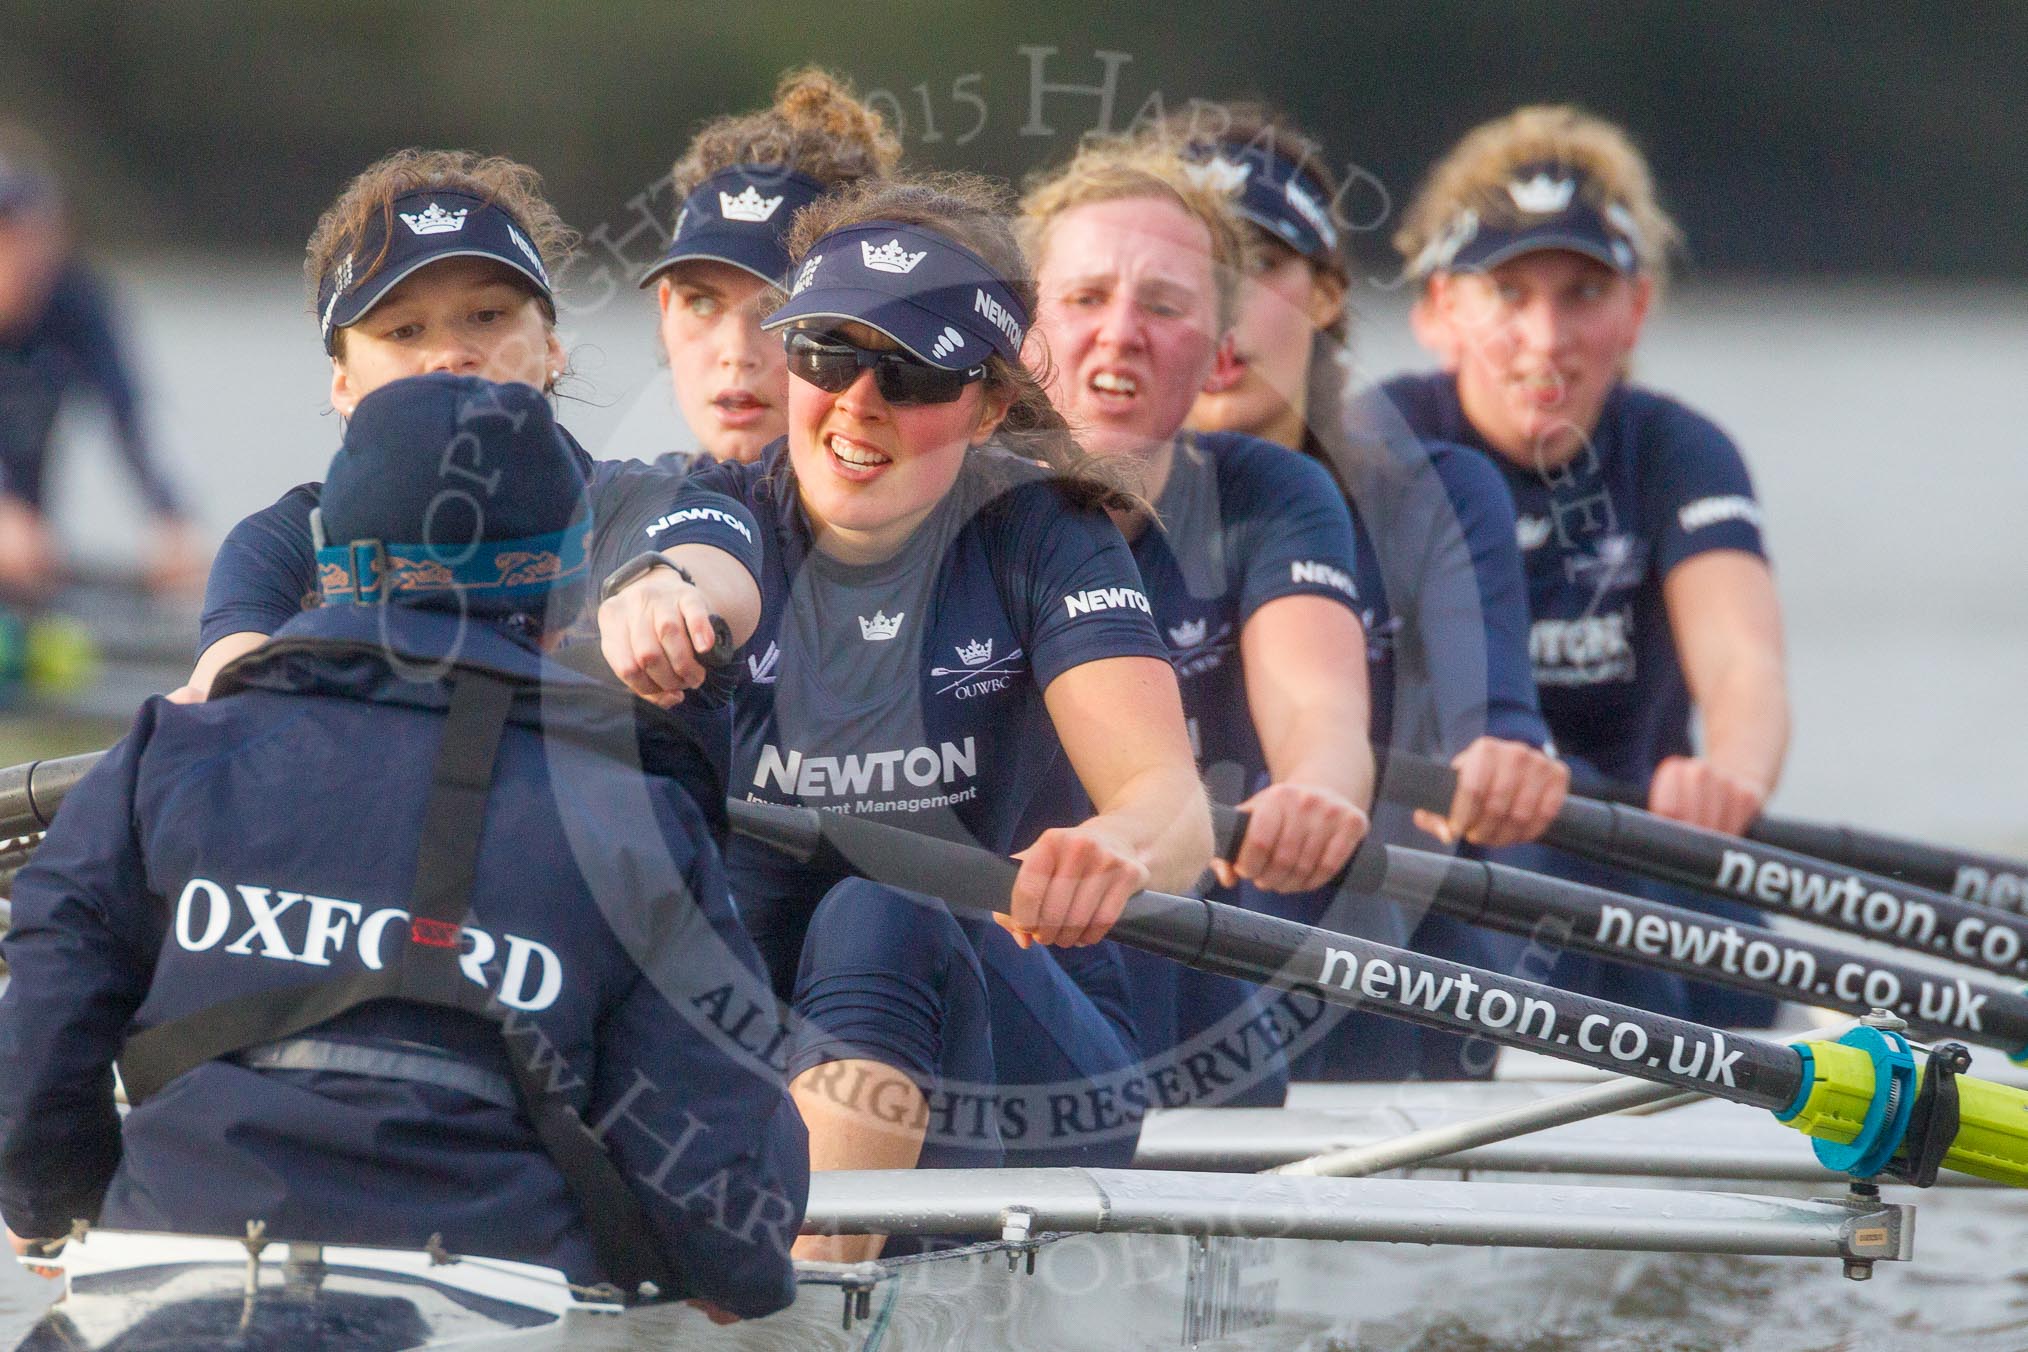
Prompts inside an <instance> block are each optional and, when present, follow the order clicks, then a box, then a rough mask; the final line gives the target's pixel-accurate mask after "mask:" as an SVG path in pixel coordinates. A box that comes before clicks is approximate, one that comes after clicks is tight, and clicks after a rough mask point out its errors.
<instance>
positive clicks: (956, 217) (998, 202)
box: [789, 173, 1149, 511]
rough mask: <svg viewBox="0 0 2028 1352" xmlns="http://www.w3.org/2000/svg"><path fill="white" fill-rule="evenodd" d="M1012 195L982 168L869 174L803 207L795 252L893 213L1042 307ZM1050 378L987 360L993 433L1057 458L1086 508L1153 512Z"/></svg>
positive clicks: (1012, 445)
mask: <svg viewBox="0 0 2028 1352" xmlns="http://www.w3.org/2000/svg"><path fill="white" fill-rule="evenodd" d="M1012 209H1013V202H1012V200H1011V198H1010V196H1009V193H1008V191H1007V189H1006V188H1004V187H1002V186H1001V185H999V184H997V183H995V182H994V181H993V180H991V179H987V178H983V177H981V176H979V175H977V174H966V173H943V174H923V175H917V176H913V177H910V178H906V179H886V178H876V179H866V180H862V181H861V182H858V183H855V184H853V185H851V186H850V187H847V188H844V189H842V190H841V191H838V192H834V193H832V194H830V195H829V196H827V197H822V198H819V199H818V200H817V201H815V202H812V203H811V204H810V205H809V206H807V207H804V208H803V210H802V212H801V213H800V214H799V215H798V216H797V217H796V222H795V225H794V226H793V227H792V228H791V230H790V231H789V255H790V257H791V258H792V259H793V260H794V262H795V263H797V264H800V263H801V262H802V261H803V258H804V256H805V255H807V254H808V253H809V252H810V247H811V246H812V245H814V244H815V243H816V242H817V241H818V240H819V239H822V238H823V237H824V236H825V235H828V234H830V233H831V232H832V231H834V230H846V229H850V228H851V227H853V226H855V225H863V224H865V223H867V222H868V221H892V222H894V223H895V224H897V225H913V226H916V227H919V228H921V229H924V230H932V231H935V232H936V233H937V234H940V235H943V236H945V237H946V238H949V239H952V240H955V241H956V242H957V243H959V244H962V245H963V246H964V247H966V248H967V249H970V250H971V251H972V252H973V253H975V254H977V255H979V257H980V258H982V259H984V260H985V261H986V264H987V265H988V266H989V267H991V268H992V269H993V271H994V272H995V273H996V274H998V275H999V278H1000V280H1001V281H1002V282H1004V283H1005V284H1006V287H1007V290H1008V291H1009V292H1010V293H1012V295H1013V297H1014V299H1015V300H1016V301H1017V302H1019V303H1020V305H1021V308H1022V309H1023V310H1024V311H1026V312H1027V313H1028V314H1029V315H1031V316H1032V315H1033V314H1034V313H1035V298H1036V297H1035V279H1034V278H1033V277H1031V276H1029V275H1028V263H1027V259H1026V257H1025V256H1024V255H1023V253H1022V249H1021V244H1020V241H1019V240H1017V239H1016V238H1015V237H1014V230H1013V228H1012V226H1011V225H1009V223H1008V222H1009V218H1010V216H1011V213H1012ZM1044 381H1045V377H1044V376H1043V375H1041V374H1039V373H1037V372H1035V371H1033V370H1030V369H1029V368H1028V366H1027V365H1025V364H1024V363H1021V362H1013V361H1008V360H1007V359H1006V358H1005V357H1002V356H1000V355H999V354H998V353H994V354H993V355H991V356H989V357H987V358H986V381H985V384H986V388H987V390H988V391H989V392H991V393H993V394H997V395H999V396H1001V397H1003V398H1005V399H1006V400H1007V401H1008V403H1007V414H1006V417H1005V418H1003V419H1002V420H1001V423H1000V428H999V431H997V432H996V433H995V434H994V437H993V440H994V442H995V443H996V444H998V445H999V446H1001V447H1003V448H1005V449H1006V450H1008V451H1011V452H1012V453H1013V454H1014V455H1016V456H1018V457H1020V458H1021V459H1024V460H1031V461H1036V462H1039V463H1041V464H1044V465H1047V466H1049V468H1050V469H1051V470H1052V471H1054V473H1055V476H1056V478H1057V479H1058V481H1059V482H1060V483H1061V484H1062V485H1063V487H1064V488H1065V490H1066V492H1067V493H1068V494H1069V496H1070V498H1071V500H1072V501H1074V502H1076V503H1078V504H1079V505H1080V506H1091V507H1109V508H1114V509H1118V510H1125V511H1137V510H1138V511H1147V510H1149V508H1148V506H1147V503H1146V502H1145V501H1143V500H1142V498H1141V497H1140V496H1139V494H1138V493H1137V492H1135V490H1134V488H1133V487H1132V486H1131V485H1130V484H1129V482H1128V480H1127V478H1126V477H1125V475H1124V472H1123V471H1122V469H1121V468H1120V467H1119V466H1116V465H1113V464H1111V463H1109V462H1108V461H1106V460H1104V459H1101V458H1099V457H1095V456H1091V455H1087V454H1086V453H1085V450H1084V448H1083V447H1082V446H1080V445H1078V443H1077V438H1076V436H1075V435H1074V434H1073V433H1072V431H1071V428H1070V424H1069V423H1068V422H1066V421H1065V420H1064V417H1063V415H1062V414H1061V413H1059V412H1058V411H1057V409H1056V405H1055V404H1053V403H1051V402H1050V399H1049V394H1048V392H1047V390H1045V389H1044Z"/></svg>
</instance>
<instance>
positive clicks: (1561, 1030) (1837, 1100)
mask: <svg viewBox="0 0 2028 1352" xmlns="http://www.w3.org/2000/svg"><path fill="white" fill-rule="evenodd" d="M727 811H728V814H729V816H730V817H731V820H732V826H733V829H734V830H736V831H739V832H741V833H742V834H745V835H749V836H753V837H755V838H757V839H760V840H763V841H766V842H768V843H770V844H772V845H774V846H775V847H776V848H778V849H782V850H784V851H786V852H787V853H789V854H791V855H793V856H796V857H798V858H801V859H805V860H807V859H810V858H812V857H814V856H816V855H818V854H824V855H826V856H827V858H826V861H825V862H826V863H827V864H831V865H839V866H842V867H844V868H846V869H848V870H850V871H851V872H854V873H857V874H859V875H861V876H862V877H866V878H871V879H873V880H874V881H876V882H882V883H886V884H888V885H889V886H893V887H898V888H902V889H905V890H907V891H913V892H924V893H927V894H929V895H930V896H933V897H942V898H943V899H944V900H946V901H948V902H950V903H952V904H953V905H955V906H957V907H959V908H960V909H964V910H971V911H984V912H989V913H990V912H996V911H997V912H1005V911H1006V910H1007V909H1008V908H1009V906H1010V904H1011V902H1010V894H1011V892H1012V889H1013V884H1014V880H1015V877H1016V875H1017V873H1018V872H1019V870H1018V868H1017V867H1016V866H1015V864H1014V862H1013V861H1012V860H1010V859H1004V858H1002V857H1000V856H998V855H995V854H992V853H989V852H988V851H985V850H981V849H978V848H976V847H974V846H970V845H962V844H957V843H954V842H951V841H943V840H936V839H933V838H931V837H928V836H919V835H916V834H914V833H913V832H910V831H904V830H900V829H898V828H896V827H892V826H887V825H884V824H882V823H880V822H876V821H872V820H869V819H867V818H864V817H854V816H850V815H848V814H845V813H840V812H818V811H816V810H814V809H812V808H794V807H780V806H776V805H774V804H771V803H746V802H737V801H735V802H732V803H728V804H727ZM1353 858H1354V865H1353V868H1352V869H1351V870H1349V871H1348V874H1347V878H1346V881H1347V882H1348V883H1349V884H1350V885H1352V886H1354V887H1361V888H1367V889H1369V890H1370V888H1371V885H1372V883H1373V882H1375V881H1376V878H1375V877H1374V876H1373V875H1375V874H1377V873H1378V872H1379V871H1380V868H1381V865H1380V864H1377V863H1373V862H1370V861H1373V860H1378V859H1379V858H1380V853H1379V851H1377V850H1376V851H1373V852H1371V853H1370V854H1365V853H1363V852H1362V854H1355V855H1354V856H1353ZM1111 937H1113V938H1116V939H1118V940H1120V941H1122V942H1124V943H1129V944H1132V945H1134V946H1135V947H1137V948H1142V949H1146V950H1147V951H1149V952H1151V953H1156V954H1160V955H1162V956H1164V957H1170V958H1175V959H1176V960H1178V961H1181V962H1184V963H1187V964H1189V965H1190V966H1193V967H1197V968H1199V969H1201V970H1203V971H1207V972H1217V973H1220V974H1223V975H1227V976H1237V977H1242V978H1247V979H1250V980H1254V981H1268V982H1274V983H1276V984H1279V985H1287V986H1292V987H1300V988H1302V989H1304V990H1307V991H1309V992H1312V993H1314V994H1315V995H1316V996H1318V997H1319V998H1321V999H1324V1000H1326V1001H1329V1002H1330V1003H1332V1004H1339V1005H1349V1006H1352V1007H1355V1008H1361V1009H1366V1010H1370V1011H1372V1012H1373V1013H1376V1014H1383V1015H1386V1016H1388V1017H1390V1018H1397V1019H1403V1020H1406V1021H1408V1022H1411V1023H1418V1024H1423V1025H1425V1026H1428V1027H1433V1028H1443V1029H1448V1030H1451V1031H1455V1032H1465V1033H1473V1034H1478V1035H1482V1036H1484V1037H1485V1038H1487V1039H1488V1040H1489V1041H1492V1042H1495V1043H1498V1044H1499V1045H1501V1046H1505V1047H1517V1048H1521V1049H1524V1050H1527V1051H1535V1052H1541V1053H1543V1054H1545V1055H1548V1056H1552V1057H1554V1058H1556V1059H1557V1060H1560V1061H1574V1062H1576V1063H1578V1064H1580V1065H1587V1066H1595V1067H1597V1068H1598V1069H1601V1070H1607V1071H1611V1072H1614V1073H1615V1074H1621V1075H1627V1076H1631V1077H1633V1078H1635V1079H1642V1080H1649V1081H1652V1082H1653V1083H1656V1084H1665V1085H1670V1086H1672V1087H1674V1088H1678V1089H1684V1090H1689V1091H1694V1092H1696V1093H1700V1094H1708V1095H1710V1096H1712V1097H1714V1098H1722V1099H1729V1100H1731V1101H1732V1102H1734V1103H1745V1104H1750V1105H1752V1106H1754V1107H1759V1108H1766V1109H1768V1110H1769V1111H1771V1112H1773V1113H1774V1114H1775V1116H1776V1117H1777V1119H1779V1120H1780V1121H1783V1122H1785V1123H1787V1124H1788V1125H1790V1126H1792V1127H1794V1128H1795V1129H1796V1130H1798V1131H1801V1132H1802V1133H1804V1134H1805V1135H1807V1136H1810V1137H1811V1138H1813V1139H1814V1140H1815V1141H1816V1142H1817V1154H1818V1158H1819V1159H1820V1160H1822V1161H1823V1162H1825V1163H1826V1164H1830V1165H1831V1167H1833V1168H1837V1169H1840V1170H1845V1169H1850V1170H1852V1171H1853V1172H1855V1173H1856V1174H1857V1175H1859V1176H1861V1177H1871V1176H1872V1175H1874V1174H1877V1173H1878V1172H1880V1170H1881V1169H1882V1168H1885V1167H1887V1166H1888V1165H1889V1164H1890V1163H1891V1162H1893V1161H1895V1160H1898V1159H1902V1158H1904V1157H1905V1158H1906V1159H1907V1161H1908V1164H1909V1166H1910V1167H1912V1168H1914V1169H1916V1170H1917V1172H1918V1174H1926V1173H1928V1172H1929V1171H1933V1170H1934V1169H1935V1168H1938V1167H1942V1168H1948V1169H1955V1170H1957V1171H1958V1172H1961V1173H1968V1174H1973V1175H1976V1176H1978V1177H1980V1178H1990V1179H1994V1180H1996V1181H1999V1182H2004V1183H2007V1184H2009V1185H2011V1186H2014V1187H2028V1093H2024V1092H2023V1091H2021V1090H2018V1089H2014V1088H2011V1087H2009V1086H2006V1085H1999V1084H1994V1083H1992V1082H1990V1081H1985V1080H1976V1079H1973V1078H1972V1077H1970V1076H1968V1075H1962V1074H1960V1075H1957V1076H1956V1078H1955V1079H1954V1080H1952V1079H1950V1073H1951V1072H1950V1071H1949V1069H1948V1066H1947V1065H1946V1066H1945V1068H1944V1069H1942V1070H1937V1069H1935V1068H1932V1070H1931V1073H1932V1074H1935V1075H1937V1076H1938V1077H1939V1078H1938V1080H1937V1082H1936V1083H1937V1084H1938V1085H1946V1084H1947V1085H1948V1086H1949V1088H1948V1089H1947V1090H1946V1089H1944V1088H1938V1090H1937V1092H1936V1094H1935V1095H1934V1097H1933V1100H1932V1104H1931V1106H1932V1109H1933V1112H1932V1113H1931V1114H1929V1116H1927V1117H1925V1116H1924V1113H1923V1111H1922V1108H1921V1102H1920V1099H1918V1098H1916V1097H1915V1095H1916V1086H1917V1084H1918V1083H1919V1082H1921V1081H1922V1078H1923V1073H1924V1072H1923V1068H1922V1067H1919V1066H1917V1065H1916V1064H1915V1063H1914V1060H1913V1058H1912V1056H1910V1055H1909V1054H1908V1052H1907V1050H1906V1044H1905V1043H1900V1044H1898V1045H1897V1044H1896V1043H1895V1042H1894V1041H1893V1038H1894V1037H1895V1036H1896V1035H1892V1034H1887V1035H1883V1034H1881V1033H1880V1032H1878V1031H1877V1030H1875V1029H1873V1028H1864V1027H1862V1028H1856V1029H1854V1030H1853V1032H1852V1034H1850V1035H1848V1037H1857V1038H1858V1042H1857V1043H1856V1044H1848V1042H1847V1039H1840V1040H1839V1042H1837V1043H1814V1044H1811V1045H1810V1046H1809V1047H1807V1048H1797V1047H1790V1046H1786V1045H1784V1044H1781V1043H1777V1042H1768V1041H1765V1040H1763V1039H1760V1038H1755V1037H1747V1036H1740V1035H1728V1034H1725V1033H1721V1032H1719V1031H1718V1030H1717V1029H1714V1028H1706V1027H1704V1026H1703V1025H1702V1024H1696V1023H1691V1022H1689V1021H1688V1020H1686V1019H1672V1018H1669V1017H1667V1016H1665V1015H1660V1014H1650V1013H1648V1012H1647V1011H1645V1010H1639V1009H1631V1008H1629V1007H1627V1006H1625V1005H1617V1004H1613V1003H1612V1002H1610V1001H1607V1000H1597V999H1593V998H1591V997H1590V996H1584V995H1577V994H1573V993H1572V992H1569V991H1562V990H1557V989H1555V988H1553V987H1549V986H1542V985H1537V984H1536V983H1535V982H1532V981H1522V980H1518V979H1516V978H1513V977H1505V976H1500V975H1497V974H1495V973H1492V972H1487V971H1482V970H1480V969H1478V968H1475V967H1467V966H1465V965H1463V964H1462V963H1455V962H1446V961H1444V960H1443V959H1441V958H1432V957H1427V956H1425V955H1423V954H1419V953H1410V952H1406V951H1404V950H1402V949H1398V948H1390V947H1388V946H1387V945H1385V944H1376V943H1373V942H1371V941H1370V940H1366V939H1358V938H1354V937H1352V936H1349V935H1343V934H1333V933H1331V932H1329V931H1328V930H1321V929H1316V928H1313V927H1311V926H1309V925H1301V924H1297V923H1296V922H1295V921H1292V920H1283V919H1280V918H1278V917H1275V916H1267V915H1256V914H1254V913H1253V912H1251V911H1245V910H1241V909H1240V908H1238V907H1236V906H1227V905H1223V904H1221V903H1219V902H1215V901H1208V900H1204V899H1201V898H1196V897H1174V896H1169V895H1167V894H1165V893H1160V892H1141V893H1137V894H1136V895H1135V896H1133V897H1131V898H1130V899H1129V900H1128V902H1127V905H1126V909H1125V911H1124V913H1123V914H1122V916H1121V918H1120V921H1119V923H1118V924H1116V925H1114V926H1113V928H1112V932H1111ZM1959 1050H1962V1049H1959ZM1911 1103H1914V1104H1915V1110H1914V1116H1915V1117H1918V1118H1924V1121H1923V1124H1922V1126H1921V1129H1920V1131H1917V1130H1913V1129H1912V1128H1911V1126H1910V1121H1911V1112H1910V1105H1911ZM1827 1150H1829V1151H1830V1152H1831V1154H1832V1157H1833V1158H1826V1151H1827ZM1833 1159H1836V1160H1838V1161H1840V1162H1835V1163H1834V1162H1833Z"/></svg>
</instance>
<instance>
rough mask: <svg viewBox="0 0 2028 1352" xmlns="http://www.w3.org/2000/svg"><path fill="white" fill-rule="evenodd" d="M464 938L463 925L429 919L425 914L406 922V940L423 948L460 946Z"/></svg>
mask: <svg viewBox="0 0 2028 1352" xmlns="http://www.w3.org/2000/svg"><path fill="white" fill-rule="evenodd" d="M464 940H465V927H464V926H463V925H453V924H449V923H447V922H445V921H442V920H431V919H429V918H428V917H426V916H417V917H416V918H415V919H413V920H411V921H409V922H408V941H409V942H410V943H412V944H421V945H422V946H423V947H424V948H460V947H462V946H463V945H464Z"/></svg>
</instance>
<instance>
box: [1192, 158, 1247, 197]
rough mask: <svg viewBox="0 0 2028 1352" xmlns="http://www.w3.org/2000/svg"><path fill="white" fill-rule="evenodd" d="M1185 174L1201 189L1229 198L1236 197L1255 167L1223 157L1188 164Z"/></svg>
mask: <svg viewBox="0 0 2028 1352" xmlns="http://www.w3.org/2000/svg"><path fill="white" fill-rule="evenodd" d="M1183 172H1184V173H1186V174H1188V175H1189V176H1190V181H1191V182H1192V183H1195V184H1196V185H1197V186H1198V187H1200V188H1209V189H1211V191H1213V192H1222V193H1224V194H1225V195H1226V196H1227V197H1236V196H1238V195H1239V190H1240V189H1241V188H1244V187H1245V186H1246V181H1247V179H1249V178H1251V177H1252V176H1253V166H1252V165H1250V164H1247V163H1245V162H1244V161H1236V160H1228V159H1226V158H1225V157H1224V156H1223V155H1219V156H1216V157H1214V158H1212V159H1209V160H1206V161H1205V162H1204V163H1202V164H1186V165H1184V166H1183Z"/></svg>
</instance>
